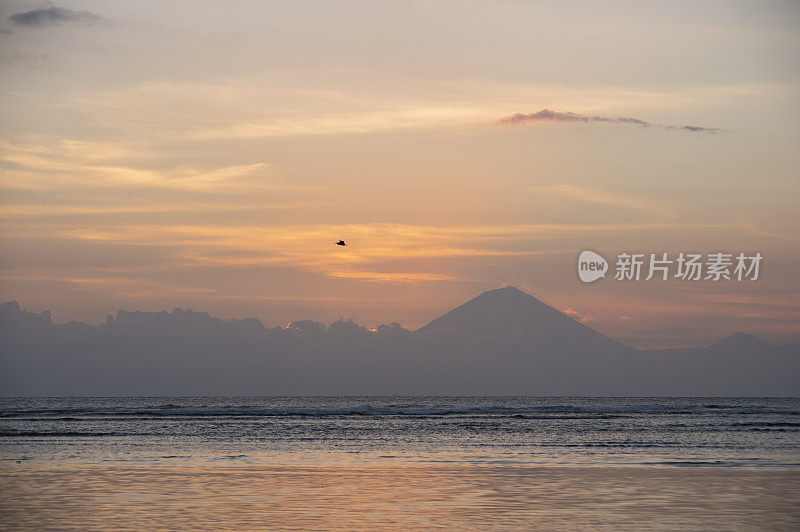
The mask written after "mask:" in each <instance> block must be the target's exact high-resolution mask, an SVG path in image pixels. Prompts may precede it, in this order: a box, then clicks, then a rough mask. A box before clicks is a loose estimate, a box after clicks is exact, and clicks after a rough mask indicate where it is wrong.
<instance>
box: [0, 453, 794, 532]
mask: <svg viewBox="0 0 800 532" xmlns="http://www.w3.org/2000/svg"><path fill="white" fill-rule="evenodd" d="M393 462H395V461H393V460H392V459H387V460H386V461H385V463H380V462H378V463H375V462H372V461H370V462H362V461H360V460H359V459H357V458H354V459H344V460H340V461H338V462H328V463H324V464H318V465H313V464H312V465H308V464H300V465H295V466H293V465H287V464H253V463H248V464H241V463H237V462H236V461H232V462H230V463H219V464H218V463H195V462H192V463H189V464H185V463H184V464H175V465H172V464H135V465H131V464H126V463H119V462H114V463H108V464H102V463H100V464H97V463H94V464H77V463H69V462H68V463H61V464H59V463H57V462H49V461H43V462H39V463H37V462H36V461H23V462H22V463H20V464H17V463H16V462H10V463H9V462H7V463H3V464H2V465H0V528H2V529H28V530H39V529H54V528H57V529H73V530H103V529H120V528H124V529H137V530H145V529H195V530H226V529H227V530H230V529H239V530H242V529H251V530H252V529H299V530H331V529H347V530H370V529H375V528H380V527H384V528H392V529H396V528H400V527H402V528H409V529H421V528H435V527H443V528H446V529H458V530H485V529H500V530H519V529H549V530H554V529H555V530H559V529H561V530H572V529H576V528H593V529H597V528H601V529H609V530H612V529H613V530H618V529H621V528H629V529H637V530H642V529H663V530H674V529H684V530H685V529H709V528H710V529H716V530H792V529H794V530H797V529H798V528H799V527H800V471H798V470H797V469H756V468H715V467H685V466H684V467H675V466H672V467H669V466H569V465H560V466H552V465H547V466H535V465H534V466H531V465H524V466H523V465H520V466H517V465H483V464H481V465H474V464H458V463H446V464H438V463H403V462H400V463H393Z"/></svg>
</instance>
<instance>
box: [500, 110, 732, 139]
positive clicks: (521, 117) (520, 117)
mask: <svg viewBox="0 0 800 532" xmlns="http://www.w3.org/2000/svg"><path fill="white" fill-rule="evenodd" d="M529 122H607V123H613V124H630V125H634V126H641V127H657V128H660V129H678V130H681V131H691V132H695V133H721V132H722V130H721V129H718V128H715V127H712V128H709V127H700V126H669V125H664V124H658V123H656V122H647V121H645V120H641V119H639V118H631V117H625V116H618V117H616V118H613V117H609V116H597V115H595V116H588V115H579V114H576V113H562V112H558V111H552V110H550V109H542V110H541V111H537V112H535V113H529V114H525V113H514V114H513V115H509V116H504V117H503V118H501V119H499V120H498V121H497V122H496V123H497V124H498V125H514V124H527V123H529Z"/></svg>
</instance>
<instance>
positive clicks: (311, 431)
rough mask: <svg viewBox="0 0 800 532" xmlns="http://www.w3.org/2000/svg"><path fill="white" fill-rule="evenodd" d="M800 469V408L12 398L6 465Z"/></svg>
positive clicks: (746, 403) (3, 409)
mask: <svg viewBox="0 0 800 532" xmlns="http://www.w3.org/2000/svg"><path fill="white" fill-rule="evenodd" d="M341 453H346V454H355V455H359V456H363V457H364V459H365V460H366V459H375V460H391V459H394V460H400V461H411V462H416V461H420V462H426V461H427V462H439V461H452V460H456V461H468V462H476V463H509V464H523V465H530V464H587V465H603V464H612V465H615V464H631V465H634V464H636V465H654V466H658V465H662V466H663V465H675V466H686V467H692V466H701V467H702V466H713V467H722V468H725V467H740V466H747V467H764V468H769V467H789V468H793V467H797V466H800V399H796V398H734V399H732V398H562V397H557V398H540V397H508V398H500V397H324V398H323V397H264V398H251V397H248V398H236V397H214V398H208V397H170V398H164V397H158V398H148V397H144V398H121V397H116V398H115V397H110V398H4V399H0V457H2V459H3V460H7V461H17V460H19V461H24V460H33V461H64V460H67V461H73V462H107V461H133V462H137V461H138V462H143V463H152V462H170V463H175V462H180V461H182V460H193V461H197V460H201V461H202V460H208V461H217V460H226V461H227V460H237V461H244V462H247V461H257V460H264V459H272V458H274V459H278V460H294V459H296V460H305V459H309V460H313V459H318V458H319V457H325V456H331V455H336V454H341Z"/></svg>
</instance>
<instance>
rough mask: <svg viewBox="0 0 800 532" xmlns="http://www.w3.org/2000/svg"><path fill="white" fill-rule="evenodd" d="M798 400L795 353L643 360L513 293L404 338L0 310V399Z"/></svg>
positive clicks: (494, 294)
mask: <svg viewBox="0 0 800 532" xmlns="http://www.w3.org/2000/svg"><path fill="white" fill-rule="evenodd" d="M372 394H377V395H391V394H408V395H421V394H430V395H538V396H542V395H588V396H600V395H604V396H672V395H684V396H725V395H733V396H797V395H798V394H800V346H798V345H796V344H786V345H784V346H781V347H774V346H771V345H769V344H766V343H765V342H762V341H761V340H759V339H758V338H755V337H753V336H750V335H747V334H742V333H737V334H735V335H733V336H731V337H728V338H726V339H724V340H722V341H720V342H718V343H716V344H714V345H712V346H710V347H707V348H690V349H675V350H662V351H637V350H634V349H632V348H629V347H627V346H624V345H622V344H620V343H618V342H616V341H614V340H612V339H610V338H608V337H606V336H603V335H602V334H600V333H598V332H596V331H594V330H592V329H589V328H588V327H585V326H584V325H582V324H580V323H578V322H577V321H575V320H573V319H571V318H570V317H568V316H565V315H564V314H562V313H561V312H559V311H557V310H556V309H553V308H552V307H549V306H547V305H545V304H544V303H542V302H540V301H538V300H537V299H535V298H533V297H531V296H529V295H527V294H525V293H523V292H520V291H519V290H516V289H514V288H510V287H509V288H504V289H499V290H492V291H489V292H485V293H484V294H482V295H480V296H478V297H476V298H475V299H473V300H471V301H469V302H467V303H465V304H464V305H462V306H460V307H458V308H456V309H454V310H452V311H451V312H449V313H447V314H445V315H444V316H442V317H440V318H439V319H437V320H434V321H433V322H431V323H430V324H428V325H427V326H425V327H423V328H422V329H420V330H419V331H416V332H411V331H408V330H406V329H403V328H402V327H400V326H399V325H398V324H391V325H382V326H380V327H378V329H377V330H376V331H370V330H367V329H365V328H363V327H360V326H359V325H357V324H355V323H352V322H349V321H337V322H335V323H333V324H332V325H330V326H325V325H323V324H320V323H316V322H311V321H298V322H294V323H293V324H292V326H291V327H288V328H273V329H268V328H265V327H264V326H263V324H262V323H261V322H260V321H258V320H256V319H247V320H220V319H218V318H214V317H211V316H209V315H208V314H205V313H201V312H193V311H190V310H180V309H178V310H174V311H172V312H158V313H150V312H125V311H119V312H118V313H117V315H116V316H115V317H112V316H109V317H108V319H107V321H106V322H105V323H103V324H101V325H100V326H97V327H95V326H91V325H87V324H83V323H75V322H73V323H69V324H65V325H54V324H53V320H52V317H51V315H50V313H49V312H44V313H33V312H26V311H23V310H21V309H20V307H19V305H18V304H17V303H15V302H9V303H5V304H3V305H2V307H0V395H4V396H25V395H47V396H61V395H372Z"/></svg>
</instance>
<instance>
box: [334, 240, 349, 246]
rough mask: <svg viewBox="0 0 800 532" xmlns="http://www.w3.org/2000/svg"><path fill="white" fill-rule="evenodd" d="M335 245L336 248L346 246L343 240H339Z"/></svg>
mask: <svg viewBox="0 0 800 532" xmlns="http://www.w3.org/2000/svg"><path fill="white" fill-rule="evenodd" d="M336 245H337V246H346V245H347V244H345V242H344V240H339V241H338V242H337V243H336Z"/></svg>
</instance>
